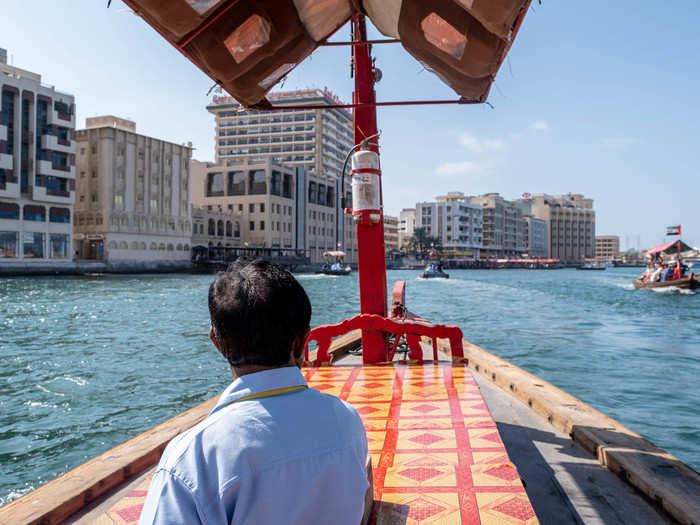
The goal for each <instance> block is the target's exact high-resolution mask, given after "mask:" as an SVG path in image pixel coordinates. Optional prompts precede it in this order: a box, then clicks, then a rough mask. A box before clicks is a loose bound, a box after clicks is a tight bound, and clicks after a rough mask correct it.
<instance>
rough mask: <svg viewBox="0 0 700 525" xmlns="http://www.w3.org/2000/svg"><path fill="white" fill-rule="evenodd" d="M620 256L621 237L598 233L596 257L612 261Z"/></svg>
mask: <svg viewBox="0 0 700 525" xmlns="http://www.w3.org/2000/svg"><path fill="white" fill-rule="evenodd" d="M619 256H620V237H619V236H617V235H596V238H595V258H596V259H597V260H599V261H612V260H613V259H617V258H618V257H619Z"/></svg>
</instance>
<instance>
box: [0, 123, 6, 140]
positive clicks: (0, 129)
mask: <svg viewBox="0 0 700 525" xmlns="http://www.w3.org/2000/svg"><path fill="white" fill-rule="evenodd" d="M0 140H7V126H3V125H1V124H0Z"/></svg>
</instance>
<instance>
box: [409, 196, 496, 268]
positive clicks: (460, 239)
mask: <svg viewBox="0 0 700 525" xmlns="http://www.w3.org/2000/svg"><path fill="white" fill-rule="evenodd" d="M415 221H416V222H415V228H425V230H426V233H427V234H428V235H429V236H431V237H436V238H437V239H439V240H440V242H441V244H442V247H443V251H444V252H445V253H446V254H447V255H451V256H461V257H470V258H474V259H478V258H479V257H480V254H481V249H482V247H483V244H482V242H483V215H482V210H481V206H478V205H475V204H472V203H471V202H469V199H468V198H467V197H465V196H464V194H463V193H461V192H458V191H452V192H449V193H447V195H441V196H438V197H436V198H435V201H434V202H419V203H417V204H416V218H415Z"/></svg>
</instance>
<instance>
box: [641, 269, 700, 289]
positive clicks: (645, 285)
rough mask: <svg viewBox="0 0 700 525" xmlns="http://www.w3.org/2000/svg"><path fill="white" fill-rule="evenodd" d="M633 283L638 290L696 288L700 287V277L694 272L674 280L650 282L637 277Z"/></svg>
mask: <svg viewBox="0 0 700 525" xmlns="http://www.w3.org/2000/svg"><path fill="white" fill-rule="evenodd" d="M632 285H633V286H634V287H635V288H636V289H638V290H653V289H655V288H679V289H681V290H694V289H695V288H700V279H698V277H697V276H696V275H695V274H693V273H692V272H691V273H690V275H688V276H687V277H681V278H680V279H674V280H672V281H659V282H653V283H652V282H649V281H642V278H641V277H637V278H636V279H635V280H634V281H632Z"/></svg>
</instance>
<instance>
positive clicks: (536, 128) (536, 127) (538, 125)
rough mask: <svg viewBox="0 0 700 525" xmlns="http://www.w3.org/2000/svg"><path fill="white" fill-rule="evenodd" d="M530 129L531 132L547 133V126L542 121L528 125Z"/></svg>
mask: <svg viewBox="0 0 700 525" xmlns="http://www.w3.org/2000/svg"><path fill="white" fill-rule="evenodd" d="M530 129H531V130H533V131H549V124H547V123H546V122H545V121H544V120H536V121H535V122H533V123H532V124H530Z"/></svg>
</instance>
